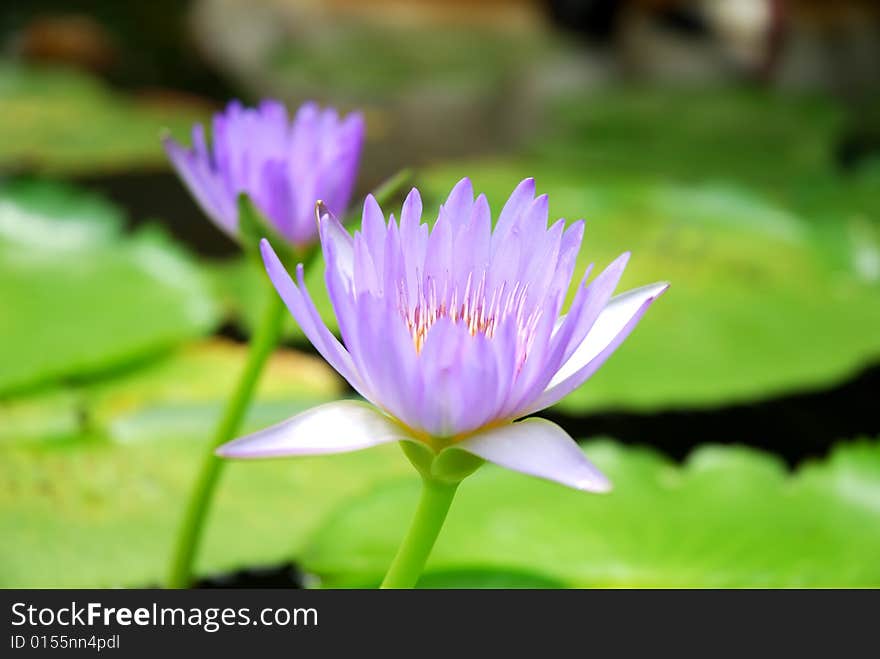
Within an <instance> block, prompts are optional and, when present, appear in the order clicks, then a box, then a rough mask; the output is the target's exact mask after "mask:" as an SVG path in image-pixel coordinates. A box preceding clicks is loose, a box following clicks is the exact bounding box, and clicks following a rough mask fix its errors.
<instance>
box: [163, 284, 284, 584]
mask: <svg viewBox="0 0 880 659" xmlns="http://www.w3.org/2000/svg"><path fill="white" fill-rule="evenodd" d="M268 294H269V295H268V300H267V304H266V309H265V311H264V313H263V317H262V319H261V320H260V324H259V326H258V327H257V330H256V333H255V334H254V335H253V336H252V337H251V343H250V348H249V350H248V356H247V362H246V363H245V366H244V370H243V371H242V373H241V376H240V378H239V380H238V384H237V385H236V388H235V391H234V392H233V394H232V397H231V398H230V399H229V401H228V402H227V404H226V408H225V409H224V411H223V416H222V417H221V419H220V423H219V424H218V426H217V429H216V431H215V433H214V438H213V441H212V442H211V443H210V444H209V445H208V446H207V447H206V449H205V455H204V457H203V458H202V465H201V468H200V469H199V474H198V477H197V479H196V481H195V484H194V486H193V489H192V492H191V493H190V497H189V502H188V504H187V507H186V512H185V513H184V517H183V523H182V524H181V526H180V530H179V531H178V534H177V544H176V546H175V549H174V554H173V556H172V558H171V563H170V565H169V568H170V569H169V573H168V587H169V588H188V587H189V586H190V584H191V582H192V570H193V562H194V560H195V557H196V554H197V553H198V549H199V542H200V540H201V536H202V530H203V529H204V526H205V518H206V516H207V514H208V510H209V509H210V506H211V501H212V499H213V495H214V490H215V489H216V487H217V481H218V479H219V478H220V473H221V471H222V468H223V465H224V464H225V460H221V459H220V458H218V457H217V456H215V455H214V450H215V449H216V448H217V447H218V446H220V445H221V444H224V443H226V442H228V441H229V440H231V439H232V438H233V437H234V435H235V434H236V433H237V432H238V430H239V427H240V426H241V422H242V419H243V418H244V415H245V413H246V412H247V409H248V407H249V405H250V402H251V399H252V398H253V395H254V390H255V389H256V386H257V382H258V381H259V379H260V374H261V373H262V371H263V367H264V366H265V364H266V361H267V360H268V358H269V356H270V355H271V354H272V351H273V350H274V349H275V346H276V345H277V343H278V337H279V335H280V334H281V325H282V321H283V319H284V309H285V307H284V303H283V302H282V300H281V297H280V296H279V295H278V294H277V293H276V292H275V290H274V289H273V288H272V287H271V286H269V287H268Z"/></svg>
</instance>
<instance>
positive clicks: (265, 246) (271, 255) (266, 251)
mask: <svg viewBox="0 0 880 659" xmlns="http://www.w3.org/2000/svg"><path fill="white" fill-rule="evenodd" d="M260 255H261V256H262V257H263V263H264V264H266V265H267V266H268V265H269V263H270V262H272V261H273V260H277V259H278V257H277V256H276V254H275V250H274V249H272V245H271V244H269V241H268V240H267V239H266V238H260Z"/></svg>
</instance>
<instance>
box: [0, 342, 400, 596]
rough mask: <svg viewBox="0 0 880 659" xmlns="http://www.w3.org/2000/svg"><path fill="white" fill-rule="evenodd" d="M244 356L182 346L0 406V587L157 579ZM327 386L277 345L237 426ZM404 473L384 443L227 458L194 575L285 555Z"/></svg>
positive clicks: (332, 390)
mask: <svg viewBox="0 0 880 659" xmlns="http://www.w3.org/2000/svg"><path fill="white" fill-rule="evenodd" d="M245 350H246V348H245V347H243V346H237V345H232V344H229V343H225V342H209V343H204V344H199V345H193V346H189V347H187V348H185V349H184V350H181V351H179V352H178V353H176V354H175V355H173V356H171V357H169V358H167V359H163V360H159V361H156V362H153V363H150V364H149V365H147V366H144V367H142V368H138V369H134V370H132V371H130V372H125V373H121V374H119V375H117V376H116V377H114V378H109V379H104V380H101V381H99V382H94V383H91V384H89V385H83V386H80V387H74V388H68V389H65V390H56V391H53V392H51V393H46V394H40V395H39V396H35V397H33V398H25V399H19V400H16V401H7V402H6V403H2V404H0V447H2V451H3V459H2V460H0V482H2V483H3V484H4V485H3V487H2V488H0V536H2V537H3V538H4V541H3V543H0V586H3V587H11V586H20V587H25V586H26V587H48V586H70V587H73V586H95V587H105V586H145V585H151V584H152V585H156V584H158V583H160V580H161V578H162V577H164V575H165V570H166V562H167V560H168V558H169V556H170V552H171V548H172V542H173V538H174V534H175V532H176V529H177V527H178V524H179V519H178V518H179V515H181V514H182V512H183V509H182V506H181V502H182V501H184V500H185V496H186V494H187V492H188V491H189V487H190V485H191V479H192V476H193V473H194V472H195V469H196V467H197V465H198V463H199V461H200V459H201V456H202V454H203V452H204V446H203V442H205V441H209V438H210V430H211V428H212V427H213V426H214V424H215V423H216V419H217V417H218V416H219V414H220V413H221V410H222V406H223V403H224V400H225V397H226V396H227V395H228V391H229V390H230V389H231V387H232V385H233V383H234V380H235V378H236V377H237V375H238V373H239V372H240V369H241V368H242V367H243V364H244V360H245V354H244V352H245ZM340 393H341V390H340V381H339V380H338V378H336V377H335V375H334V374H333V373H332V371H331V370H330V369H329V368H328V367H327V366H326V365H324V364H323V363H322V362H321V361H320V360H318V359H317V358H313V357H306V356H304V355H299V354H296V353H292V352H289V351H280V352H279V353H277V354H276V355H275V356H274V357H273V359H272V360H271V361H270V363H269V365H268V368H267V370H266V371H265V372H264V374H263V377H262V379H261V383H260V387H259V390H258V394H257V401H256V403H255V405H254V406H253V407H252V409H251V410H250V413H249V415H248V417H247V421H246V423H245V429H244V430H243V432H245V431H248V430H254V429H256V428H259V427H265V426H266V425H269V424H271V423H275V422H277V421H280V420H281V419H284V418H286V417H289V416H291V415H293V414H295V413H297V412H299V411H301V410H302V409H304V408H306V407H310V406H312V405H315V404H319V403H322V402H326V401H328V400H332V399H335V398H337V397H338V396H339V395H340ZM410 469H411V468H410V466H409V465H408V464H407V463H406V460H405V459H404V458H403V456H402V455H401V454H400V451H399V449H398V448H397V447H395V446H390V447H386V448H385V449H379V450H378V451H368V452H361V453H356V454H351V455H344V456H330V457H327V458H306V459H303V460H290V461H279V460H273V461H267V462H260V463H254V462H241V463H234V464H230V465H227V469H226V471H225V473H224V478H223V480H222V481H221V485H220V488H219V491H218V498H217V503H216V507H215V508H214V512H213V515H212V517H211V518H210V520H209V524H208V530H207V537H206V541H205V543H204V547H205V550H204V554H203V556H202V557H201V560H200V563H199V568H198V573H199V574H201V575H205V574H208V573H212V572H217V571H226V570H232V569H236V568H238V567H240V566H242V565H249V564H260V563H274V562H279V561H283V560H288V559H290V558H291V557H292V556H294V555H295V553H296V551H297V550H298V548H299V547H300V546H301V545H302V543H303V542H304V541H305V539H306V537H307V533H308V532H310V531H311V530H312V529H313V528H314V526H315V525H316V524H318V523H319V522H320V521H321V520H322V519H323V518H324V516H325V515H326V514H327V512H328V511H330V510H331V509H332V508H333V507H334V506H335V505H336V504H338V503H339V502H341V501H343V500H345V499H346V498H348V497H351V496H353V495H354V494H356V493H358V492H360V491H361V490H362V489H363V488H364V487H366V486H367V485H369V484H372V483H374V482H376V481H378V480H381V479H382V478H383V477H388V476H400V475H402V474H404V473H408V472H409V471H410Z"/></svg>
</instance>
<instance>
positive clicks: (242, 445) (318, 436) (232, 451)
mask: <svg viewBox="0 0 880 659" xmlns="http://www.w3.org/2000/svg"><path fill="white" fill-rule="evenodd" d="M409 439H411V438H410V437H409V436H407V435H406V433H404V431H403V429H402V428H401V427H400V426H398V425H397V424H395V423H394V422H393V421H391V419H389V418H388V417H387V416H385V415H384V414H382V413H381V412H379V411H378V410H376V409H375V408H374V407H371V406H370V405H367V404H366V403H362V402H359V401H354V400H343V401H337V402H334V403H327V404H325V405H319V406H318V407H314V408H312V409H310V410H307V411H305V412H302V413H301V414H297V415H296V416H294V417H291V418H290V419H287V420H286V421H282V422H281V423H279V424H277V425H274V426H272V427H271V428H266V429H265V430H260V431H259V432H255V433H254V434H252V435H248V436H247V437H242V438H241V439H236V440H234V441H231V442H229V443H227V444H224V445H223V446H221V447H220V448H218V449H217V455H219V456H222V457H224V458H272V457H278V456H285V455H321V454H325V453H347V452H348V451H357V450H359V449H364V448H369V447H371V446H377V445H379V444H386V443H388V442H397V441H401V440H409Z"/></svg>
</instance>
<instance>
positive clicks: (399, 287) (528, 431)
mask: <svg viewBox="0 0 880 659" xmlns="http://www.w3.org/2000/svg"><path fill="white" fill-rule="evenodd" d="M318 214H319V221H318V223H319V226H320V240H321V247H322V249H323V253H324V258H325V260H326V264H327V268H326V285H327V289H328V292H329V295H330V299H331V301H332V303H333V309H334V311H335V313H336V318H337V320H338V324H339V331H340V334H341V336H342V342H340V341H339V340H338V339H337V338H336V337H335V336H334V335H333V334H332V333H331V332H330V330H329V329H328V328H327V326H326V324H325V323H324V321H323V320H322V319H321V318H320V316H319V314H318V311H317V309H316V308H315V305H314V303H313V301H312V299H311V297H310V295H309V292H308V291H307V290H306V287H305V284H304V277H303V275H304V270H303V266H302V265H300V266H299V267H298V268H297V269H296V273H295V274H296V281H294V280H293V279H292V278H291V276H290V275H289V274H288V272H287V271H286V270H285V268H284V265H283V264H282V262H281V261H280V260H279V258H278V257H277V256H276V254H275V252H274V251H273V249H272V247H271V246H270V245H269V243H268V242H267V241H265V240H264V241H263V243H262V253H263V259H264V262H265V265H266V269H267V271H268V273H269V277H270V279H271V280H272V282H273V284H274V285H275V288H276V289H277V291H278V294H279V295H280V297H281V298H282V299H283V300H284V302H285V304H286V305H287V308H288V309H289V310H290V312H291V314H292V315H293V316H294V318H295V319H296V320H297V322H298V323H299V324H300V326H301V327H302V329H303V331H304V333H305V334H306V336H307V337H308V338H309V340H310V341H311V342H312V344H313V345H314V346H315V348H316V349H317V350H318V351H319V352H320V353H321V355H322V356H323V357H324V359H326V360H327V362H328V363H330V365H331V366H333V368H335V369H336V370H337V371H338V372H339V373H340V375H342V377H344V378H345V379H346V380H347V381H348V382H349V383H350V384H351V386H352V387H353V388H354V389H355V390H356V391H357V392H358V393H359V394H360V395H361V396H363V398H364V399H365V400H366V401H367V402H366V403H363V402H358V401H341V402H336V403H330V404H326V405H322V406H319V407H316V408H314V409H312V410H309V411H306V412H304V413H302V414H299V415H297V416H295V417H293V418H291V419H289V420H287V421H285V422H282V423H280V424H278V425H276V426H274V427H271V428H268V429H266V430H263V431H260V432H257V433H255V434H253V435H250V436H248V437H244V438H242V439H239V440H236V441H233V442H231V443H229V444H226V445H224V446H222V447H221V448H220V449H219V450H218V454H219V455H222V456H225V457H232V458H262V457H273V456H287V455H311V454H320V453H336V452H345V451H352V450H357V449H362V448H367V447H370V446H374V445H377V444H382V443H387V442H401V446H402V447H403V448H404V451H405V452H406V454H407V456H408V457H409V458H410V460H411V461H412V463H413V464H414V466H415V467H416V468H417V469H418V471H419V472H420V473H421V475H422V477H423V482H424V489H423V494H422V499H421V501H420V503H419V507H418V509H417V511H416V517H415V520H414V522H413V525H412V528H411V529H410V532H409V534H408V535H407V537H406V538H405V539H404V542H403V544H402V546H401V549H400V551H399V552H398V554H397V557H396V558H395V560H394V562H393V563H392V566H391V569H390V570H389V572H388V575H387V576H386V579H385V582H384V584H383V585H384V586H387V587H407V586H412V585H414V583H415V581H416V579H417V578H418V576H419V574H420V572H421V569H422V567H423V565H424V563H425V561H426V559H427V557H428V554H429V552H430V550H431V547H432V546H433V543H434V540H435V539H436V537H437V534H438V533H439V530H440V527H441V525H442V522H443V520H444V518H445V516H446V512H447V510H448V508H449V505H450V503H451V501H452V496H453V494H454V492H455V488H456V486H457V485H458V483H459V482H460V481H461V480H462V479H463V478H464V477H465V476H467V475H468V474H469V473H471V472H472V471H473V470H475V469H476V468H477V467H478V466H479V465H480V464H482V462H483V461H489V462H493V463H496V464H498V465H501V466H503V467H506V468H508V469H513V470H516V471H520V472H523V473H526V474H531V475H533V476H538V477H541V478H545V479H550V480H554V481H557V482H559V483H562V484H564V485H567V486H570V487H574V488H578V489H581V490H588V491H594V492H601V491H606V490H608V489H609V488H610V484H609V482H608V480H607V479H606V478H605V477H604V476H603V475H602V473H600V471H599V470H598V469H597V468H596V467H595V466H594V465H593V464H592V463H591V462H590V461H589V460H588V459H587V458H586V456H585V455H584V454H583V452H582V451H581V450H580V448H579V447H578V446H577V444H576V443H575V441H574V440H573V439H572V438H571V437H570V436H569V435H568V434H567V433H566V432H565V431H564V430H563V429H562V428H561V427H559V426H558V425H556V424H553V423H551V422H549V421H546V420H543V419H538V418H527V419H525V420H521V421H520V420H518V419H522V418H523V417H526V416H527V415H530V414H532V413H534V412H537V411H539V410H541V409H543V408H546V407H548V406H550V405H553V404H554V403H556V402H557V401H558V400H560V399H561V398H562V397H563V396H565V395H566V394H568V393H569V392H571V391H572V390H574V389H575V388H577V387H579V386H580V385H581V384H583V383H584V382H585V381H586V380H587V379H588V378H589V377H590V376H591V375H593V373H595V372H596V370H597V369H598V368H599V367H600V366H601V365H602V364H603V363H604V362H605V360H607V359H608V357H609V356H610V355H611V353H612V352H614V350H615V349H616V348H617V347H618V346H619V345H620V344H621V342H622V341H623V340H624V339H625V338H626V337H627V335H628V334H629V333H630V332H631V331H632V329H633V328H634V327H635V325H636V324H637V323H638V322H639V320H640V319H641V317H642V315H643V314H644V313H645V311H646V310H647V309H648V307H649V306H650V305H651V304H652V302H653V301H654V300H655V299H656V298H657V297H658V296H659V295H661V294H662V293H663V292H664V291H665V290H666V288H667V286H668V285H667V284H666V283H656V284H651V285H648V286H644V287H642V288H637V289H635V290H631V291H628V292H626V293H623V294H621V295H617V296H613V297H612V295H613V293H614V290H615V288H616V287H617V284H618V281H619V280H620V277H621V275H622V274H623V271H624V267H625V266H626V262H627V260H628V258H629V255H628V254H623V255H621V256H620V257H619V258H617V259H616V260H615V261H614V262H612V263H611V264H610V265H609V266H608V267H607V268H605V269H604V270H603V271H602V272H601V273H600V274H599V275H597V276H596V277H595V278H593V279H592V280H588V275H589V269H588V271H587V273H584V275H583V278H582V279H581V280H580V282H579V284H578V285H577V287H576V292H575V294H574V296H573V299H572V301H571V304H570V306H569V308H568V311H567V313H565V314H563V313H562V310H563V302H564V300H565V298H566V295H567V293H568V290H569V287H570V282H571V278H572V274H573V271H574V268H575V263H576V257H577V255H578V252H579V249H580V245H581V241H582V238H583V233H584V223H583V221H578V222H574V223H573V224H571V225H570V226H567V227H566V223H565V221H564V220H559V221H557V222H555V223H553V224H552V225H550V226H549V227H548V226H547V220H548V199H547V196H546V195H542V196H539V197H537V198H536V197H535V183H534V181H533V180H532V179H526V180H525V181H523V182H522V183H520V185H519V186H518V187H517V188H516V189H515V190H514V191H513V194H511V196H510V198H509V199H508V201H507V203H506V204H505V206H504V208H503V209H502V210H501V213H500V215H499V216H498V220H497V222H496V223H495V225H494V229H493V225H492V217H491V213H490V209H489V204H488V203H487V201H486V198H485V196H483V195H480V196H479V197H477V198H476V199H474V192H473V189H472V186H471V183H470V181H469V180H468V179H463V180H462V181H461V182H459V183H458V184H457V185H456V186H455V187H454V189H453V190H452V192H451V193H450V194H449V197H448V199H447V200H446V202H445V203H444V204H443V205H442V206H440V209H439V214H438V216H437V220H436V223H435V224H434V226H433V229H429V226H428V225H427V224H425V223H423V222H422V202H421V199H420V196H419V193H418V191H417V190H413V191H412V192H411V193H410V194H409V196H408V197H407V199H406V201H405V202H404V204H403V208H402V211H401V214H400V221H399V222H398V221H397V220H396V219H395V218H394V216H393V215H392V216H391V217H390V218H388V219H387V220H386V217H385V215H384V214H383V212H382V210H381V209H380V207H379V205H378V203H377V202H376V201H375V199H373V198H372V197H368V198H367V200H366V203H365V205H364V211H363V221H362V225H361V230H360V231H357V232H355V234H354V235H353V236H352V235H351V234H349V232H348V231H347V230H346V229H345V227H343V226H342V225H341V224H340V223H339V222H338V221H337V219H336V218H335V217H334V215H333V214H332V213H330V212H328V211H327V209H326V208H324V207H321V206H319V212H318Z"/></svg>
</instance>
